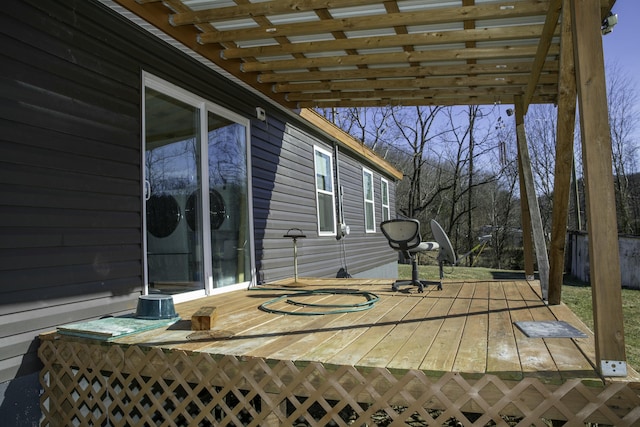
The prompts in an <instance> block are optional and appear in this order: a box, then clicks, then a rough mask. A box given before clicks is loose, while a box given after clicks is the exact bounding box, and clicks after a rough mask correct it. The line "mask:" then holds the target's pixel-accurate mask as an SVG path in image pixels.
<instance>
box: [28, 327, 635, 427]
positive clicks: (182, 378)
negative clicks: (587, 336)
mask: <svg viewBox="0 0 640 427" xmlns="http://www.w3.org/2000/svg"><path fill="white" fill-rule="evenodd" d="M39 356H40V359H41V360H42V362H43V363H44V369H43V370H42V372H41V374H40V381H41V383H42V386H43V388H44V393H43V395H42V397H41V407H42V411H43V416H44V418H43V421H42V424H41V425H42V426H150V425H156V426H238V427H239V426H245V425H249V426H275V425H282V426H296V427H298V426H327V425H330V426H331V425H335V426H348V425H349V426H350V425H358V426H375V425H385V426H387V425H394V426H395V425H407V424H409V423H410V425H412V426H415V425H425V426H426V425H429V426H436V425H437V426H441V425H454V424H447V423H451V422H452V419H455V420H457V422H458V423H459V424H455V425H463V426H485V425H487V424H488V423H489V424H490V423H491V421H493V422H495V423H496V424H497V425H503V426H504V425H507V423H506V422H505V419H507V418H506V417H509V420H510V422H512V420H513V419H512V418H510V417H516V418H517V419H518V420H520V421H519V423H518V424H517V425H519V426H520V425H522V426H531V425H534V426H548V425H549V424H548V420H569V421H566V422H565V424H564V425H567V426H578V425H580V426H583V425H584V423H586V422H598V423H604V424H611V425H615V426H634V425H635V426H637V425H640V396H639V395H638V389H634V388H633V387H632V386H631V385H630V384H628V383H624V382H616V383H611V384H607V385H606V386H604V385H602V384H601V385H600V386H597V385H595V384H587V383H583V382H581V381H580V380H570V381H567V382H565V383H563V384H556V385H550V384H544V383H543V382H541V381H540V380H539V379H537V378H525V379H523V380H521V381H504V380H501V379H499V378H498V377H496V376H495V375H484V376H481V377H479V378H475V379H469V378H464V377H463V376H461V375H458V374H456V373H445V374H444V375H442V376H439V377H429V376H427V375H425V373H424V372H422V371H414V370H411V371H403V372H390V371H389V370H387V369H382V368H376V369H359V368H354V367H352V366H327V365H324V364H322V363H295V362H293V361H288V360H284V361H282V360H264V359H259V358H246V357H234V356H215V355H211V354H208V353H187V352H183V351H163V350H162V349H159V348H153V347H138V346H120V345H114V344H89V343H87V342H86V341H80V340H79V341H77V342H74V341H69V340H43V341H42V344H41V346H40V349H39ZM421 422H422V423H423V424H421ZM509 425H511V424H509ZM555 425H558V424H555Z"/></svg>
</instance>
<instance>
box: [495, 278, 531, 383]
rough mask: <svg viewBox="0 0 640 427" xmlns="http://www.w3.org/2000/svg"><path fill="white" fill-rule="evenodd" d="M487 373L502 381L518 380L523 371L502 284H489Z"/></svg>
mask: <svg viewBox="0 0 640 427" xmlns="http://www.w3.org/2000/svg"><path fill="white" fill-rule="evenodd" d="M487 346H488V351H487V372H488V373H494V374H496V375H497V376H499V377H501V378H503V379H520V378H522V375H523V371H522V366H521V364H520V355H519V354H518V346H517V344H516V340H515V336H514V328H513V325H512V321H511V314H510V313H509V306H508V304H507V301H506V297H505V294H504V289H503V287H502V282H491V283H489V336H488V338H487Z"/></svg>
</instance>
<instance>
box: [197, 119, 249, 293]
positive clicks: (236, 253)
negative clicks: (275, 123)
mask: <svg viewBox="0 0 640 427" xmlns="http://www.w3.org/2000/svg"><path fill="white" fill-rule="evenodd" d="M207 122H208V133H207V148H208V169H209V206H210V209H209V221H210V228H211V264H212V272H213V287H216V288H219V287H222V286H228V285H232V284H235V283H241V282H245V281H248V280H251V277H250V264H251V263H250V256H251V253H250V250H249V248H250V244H249V240H248V239H249V215H248V204H247V141H246V139H247V138H246V128H245V127H244V126H243V125H241V124H238V123H235V122H232V121H230V120H227V119H225V118H223V117H220V116H218V115H216V114H214V113H212V112H209V113H208V120H207Z"/></svg>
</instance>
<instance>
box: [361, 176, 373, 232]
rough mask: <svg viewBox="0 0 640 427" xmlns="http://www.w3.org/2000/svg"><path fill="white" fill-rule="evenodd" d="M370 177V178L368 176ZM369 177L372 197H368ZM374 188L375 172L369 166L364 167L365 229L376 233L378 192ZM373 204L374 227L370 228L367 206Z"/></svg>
mask: <svg viewBox="0 0 640 427" xmlns="http://www.w3.org/2000/svg"><path fill="white" fill-rule="evenodd" d="M367 177H368V178H367ZM367 179H368V180H369V182H370V188H371V198H370V199H369V198H367V186H366V181H367ZM375 193H376V192H375V189H374V179H373V172H372V171H370V170H369V169H367V168H362V196H363V207H364V231H365V233H375V232H376V194H375ZM369 205H370V206H371V215H372V217H371V224H372V227H371V228H369V227H368V226H367V224H368V223H369V221H368V220H367V219H368V212H369V211H368V210H367V206H369Z"/></svg>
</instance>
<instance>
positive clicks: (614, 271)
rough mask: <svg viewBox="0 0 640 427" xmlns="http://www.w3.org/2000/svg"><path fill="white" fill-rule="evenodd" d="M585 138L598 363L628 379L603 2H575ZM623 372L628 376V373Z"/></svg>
mask: <svg viewBox="0 0 640 427" xmlns="http://www.w3.org/2000/svg"><path fill="white" fill-rule="evenodd" d="M571 16H572V26H573V47H574V54H575V63H576V77H577V86H578V101H579V102H578V104H579V108H580V125H581V129H582V132H581V136H582V163H583V166H584V182H585V189H586V205H587V231H588V233H589V269H590V277H591V293H592V298H593V322H594V329H595V330H594V333H595V341H596V361H597V363H598V365H599V368H600V370H601V373H602V374H603V375H609V374H611V372H610V369H609V368H610V367H611V366H612V365H615V366H616V367H617V368H618V369H617V370H616V372H615V374H616V375H620V376H625V375H626V355H625V348H624V328H623V318H622V291H621V277H620V256H619V247H618V225H617V220H616V203H615V192H614V187H613V172H612V166H611V136H610V134H609V118H608V112H607V90H606V85H605V72H604V54H603V51H602V36H601V33H600V23H601V15H600V1H599V0H571ZM623 367H624V372H623V369H622V368H623Z"/></svg>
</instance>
